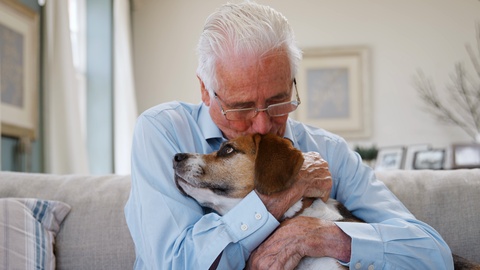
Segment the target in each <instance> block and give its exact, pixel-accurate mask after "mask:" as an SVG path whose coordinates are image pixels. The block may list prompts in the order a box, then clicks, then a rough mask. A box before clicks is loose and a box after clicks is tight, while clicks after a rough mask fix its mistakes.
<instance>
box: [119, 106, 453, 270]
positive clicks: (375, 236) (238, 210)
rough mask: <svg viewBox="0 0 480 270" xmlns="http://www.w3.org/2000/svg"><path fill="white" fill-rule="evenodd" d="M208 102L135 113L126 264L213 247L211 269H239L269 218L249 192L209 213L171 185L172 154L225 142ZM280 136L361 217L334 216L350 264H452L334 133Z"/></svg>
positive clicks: (173, 264) (160, 261) (184, 263)
mask: <svg viewBox="0 0 480 270" xmlns="http://www.w3.org/2000/svg"><path fill="white" fill-rule="evenodd" d="M208 109H209V108H208V107H207V106H205V105H203V104H198V105H192V104H187V103H181V102H170V103H165V104H160V105H158V106H156V107H153V108H151V109H149V110H147V111H145V112H144V113H143V114H142V115H141V116H140V117H139V118H138V120H137V124H136V127H135V132H134V138H133V146H132V147H133V148H132V190H131V193H130V198H129V200H128V202H127V204H126V206H125V215H126V220H127V224H128V227H129V229H130V232H131V235H132V238H133V240H134V242H135V249H136V255H137V259H136V262H135V269H208V268H209V267H210V265H211V264H212V263H213V262H214V261H215V259H216V258H217V256H218V255H219V254H220V253H222V251H223V254H222V258H221V260H220V264H219V267H218V269H243V268H244V266H245V262H246V260H247V259H248V257H249V255H250V253H251V252H252V251H253V250H254V249H255V248H256V247H257V246H258V245H259V244H260V243H261V242H262V241H263V240H265V239H266V238H267V237H268V236H269V234H270V233H272V232H273V231H274V230H275V228H276V227H277V226H278V225H279V222H278V221H277V220H276V219H275V218H274V217H273V216H272V215H271V214H270V213H269V212H268V211H267V209H266V208H265V206H264V205H263V203H262V202H261V200H260V199H259V197H258V196H257V195H256V193H255V192H251V193H250V194H249V195H248V196H247V197H246V198H244V199H243V200H242V201H241V202H240V203H239V204H238V205H237V206H235V207H234V208H233V209H232V210H231V211H229V212H228V213H227V214H226V215H224V216H219V215H218V214H216V213H213V212H209V211H208V210H207V209H203V208H202V207H200V206H199V205H198V204H197V203H196V202H195V201H194V200H193V199H191V198H189V197H186V196H184V195H182V194H181V193H180V192H179V191H178V189H177V188H176V186H175V182H174V177H173V175H174V173H173V167H172V159H173V156H174V155H175V154H176V153H180V152H183V153H188V152H196V153H211V152H213V151H216V150H217V149H218V148H219V146H220V144H221V143H222V142H223V141H225V138H223V136H222V133H221V131H220V130H219V129H218V127H217V126H216V125H215V124H214V123H213V121H212V119H211V117H210V115H209V112H208ZM284 136H285V137H287V138H289V139H291V140H292V141H293V142H294V145H295V147H296V148H298V149H300V150H301V151H303V152H308V151H316V152H318V153H320V155H321V156H322V157H323V158H324V159H325V160H326V161H327V162H328V164H329V168H330V172H331V174H332V178H333V187H332V191H331V197H332V198H335V199H337V200H339V201H340V202H342V203H343V204H345V206H346V207H347V208H348V209H349V210H350V211H352V212H353V214H354V215H356V216H357V217H359V218H361V219H363V220H365V221H366V222H368V223H348V222H338V223H337V225H338V226H339V227H340V228H341V229H342V230H343V231H344V232H345V233H347V234H348V235H349V236H350V237H352V255H351V261H350V266H351V267H352V268H355V267H360V268H359V269H367V268H368V267H371V266H373V267H374V269H453V262H452V257H451V252H450V249H449V247H448V246H447V244H446V243H445V241H444V240H443V239H442V238H441V236H440V235H439V234H438V233H437V232H436V231H435V230H434V229H433V228H431V227H430V226H428V225H427V224H425V223H423V222H421V221H418V220H417V219H415V217H414V216H413V215H412V214H411V213H410V212H409V211H408V210H407V209H406V208H405V207H404V205H403V204H402V203H400V202H399V201H398V199H397V198H396V197H395V196H394V195H393V194H392V193H391V192H390V191H389V190H388V189H387V188H386V187H385V185H383V183H382V182H380V181H378V180H376V179H375V175H374V172H373V171H372V169H370V168H369V167H367V166H364V165H363V163H362V161H361V159H360V157H359V156H358V154H356V153H355V152H353V151H351V150H350V149H349V147H348V145H347V143H346V142H345V141H344V140H343V139H342V138H340V137H338V136H336V135H334V134H332V133H329V132H326V131H325V130H322V129H318V128H314V127H310V126H307V125H304V124H302V123H300V122H297V121H295V120H292V119H289V120H288V122H287V128H286V131H285V134H284ZM370 269H372V268H370Z"/></svg>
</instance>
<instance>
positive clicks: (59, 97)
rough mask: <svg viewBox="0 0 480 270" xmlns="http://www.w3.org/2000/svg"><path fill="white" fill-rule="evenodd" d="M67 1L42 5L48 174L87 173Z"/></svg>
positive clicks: (82, 124) (78, 86)
mask: <svg viewBox="0 0 480 270" xmlns="http://www.w3.org/2000/svg"><path fill="white" fill-rule="evenodd" d="M68 4H69V1H65V0H48V1H46V3H45V35H44V59H45V60H44V87H43V91H44V103H43V109H44V124H45V125H44V136H45V146H44V153H45V154H44V158H45V170H46V172H48V173H59V174H63V173H82V174H87V173H89V169H88V160H87V147H86V138H85V134H86V132H85V130H84V129H85V123H84V121H82V119H85V118H84V117H83V116H82V113H81V112H82V110H81V107H80V103H79V100H84V96H83V93H81V92H80V87H81V86H80V85H79V82H78V80H77V77H76V73H75V68H74V65H73V56H72V43H71V39H70V27H69V25H70V23H69V10H68Z"/></svg>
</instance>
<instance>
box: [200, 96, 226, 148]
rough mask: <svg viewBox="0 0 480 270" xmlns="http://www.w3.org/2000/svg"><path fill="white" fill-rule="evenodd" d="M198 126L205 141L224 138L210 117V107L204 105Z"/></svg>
mask: <svg viewBox="0 0 480 270" xmlns="http://www.w3.org/2000/svg"><path fill="white" fill-rule="evenodd" d="M198 125H199V127H200V130H201V131H202V134H203V137H204V138H205V139H207V140H208V139H217V138H220V139H222V138H223V135H222V131H221V130H220V129H219V128H218V127H217V125H215V123H214V122H213V120H212V117H211V116H210V107H208V106H207V105H205V103H202V106H201V107H200V112H199V115H198Z"/></svg>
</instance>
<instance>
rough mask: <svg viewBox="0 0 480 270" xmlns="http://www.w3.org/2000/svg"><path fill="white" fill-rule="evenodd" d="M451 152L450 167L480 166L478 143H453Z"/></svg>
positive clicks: (479, 146) (466, 167)
mask: <svg viewBox="0 0 480 270" xmlns="http://www.w3.org/2000/svg"><path fill="white" fill-rule="evenodd" d="M452 152H453V153H452V158H453V162H452V168H454V169H471V168H480V144H478V143H472V144H454V145H453V147H452Z"/></svg>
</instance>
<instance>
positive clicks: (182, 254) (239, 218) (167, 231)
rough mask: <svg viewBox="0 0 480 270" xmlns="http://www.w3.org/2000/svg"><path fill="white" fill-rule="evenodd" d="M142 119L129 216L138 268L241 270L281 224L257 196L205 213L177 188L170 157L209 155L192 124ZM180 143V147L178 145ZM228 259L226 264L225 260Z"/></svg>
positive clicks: (134, 151)
mask: <svg viewBox="0 0 480 270" xmlns="http://www.w3.org/2000/svg"><path fill="white" fill-rule="evenodd" d="M172 120H173V119H172V117H153V116H150V115H142V116H140V118H139V119H138V120H137V124H136V127H135V132H134V139H133V145H132V187H131V193H130V197H129V199H128V201H127V204H126V206H125V216H126V221H127V224H128V227H129V229H130V233H131V235H132V238H133V241H134V243H135V250H136V255H137V259H136V262H135V269H208V268H209V267H210V265H211V264H212V263H213V262H214V261H215V259H216V258H217V256H218V255H219V254H220V253H222V251H223V253H222V254H223V255H222V259H221V260H220V266H221V267H222V269H243V267H244V265H245V261H246V260H247V258H248V256H249V255H250V253H251V251H252V250H253V249H254V248H256V247H257V246H258V245H259V244H260V243H261V242H262V241H263V240H264V239H265V238H266V237H267V236H268V235H269V234H270V233H271V232H272V231H273V230H274V229H275V228H276V227H277V226H278V225H279V223H278V221H277V220H276V219H275V218H274V217H273V216H272V215H271V214H270V213H269V212H268V211H267V209H266V208H265V206H264V205H263V203H262V202H261V200H260V199H259V197H258V196H257V195H256V193H255V192H252V193H250V194H249V195H248V196H247V197H246V198H245V199H243V200H242V201H241V202H240V203H239V205H237V206H236V207H235V208H233V209H232V210H231V211H230V212H228V213H227V214H226V215H224V216H219V215H217V214H215V213H209V214H205V212H204V209H202V208H201V207H200V206H199V205H198V204H197V203H196V202H195V201H194V200H193V199H191V198H189V197H186V196H184V195H182V194H181V193H180V192H179V191H178V189H177V188H176V185H175V182H174V177H173V168H172V158H173V156H174V154H175V153H177V152H186V151H190V150H192V151H193V150H198V152H202V151H206V150H205V149H206V148H207V147H205V146H204V145H202V144H205V142H204V140H199V138H194V137H193V133H194V132H191V131H190V129H191V128H192V127H191V126H189V125H188V123H183V122H180V123H176V124H175V125H172V124H171V123H172ZM179 145H181V146H179ZM226 257H228V260H225V258H226Z"/></svg>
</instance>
